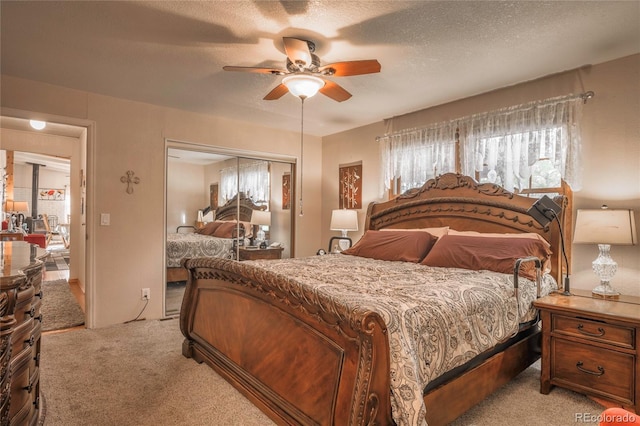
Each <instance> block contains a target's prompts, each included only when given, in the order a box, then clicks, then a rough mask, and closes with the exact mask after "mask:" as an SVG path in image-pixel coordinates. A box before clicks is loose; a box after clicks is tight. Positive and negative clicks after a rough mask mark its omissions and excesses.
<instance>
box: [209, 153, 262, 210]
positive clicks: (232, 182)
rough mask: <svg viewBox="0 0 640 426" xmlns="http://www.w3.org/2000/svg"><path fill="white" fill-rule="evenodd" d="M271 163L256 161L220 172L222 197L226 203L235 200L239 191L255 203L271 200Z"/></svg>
mask: <svg viewBox="0 0 640 426" xmlns="http://www.w3.org/2000/svg"><path fill="white" fill-rule="evenodd" d="M269 188H270V183H269V162H268V161H256V162H253V163H247V164H241V165H240V166H239V168H238V167H236V166H233V167H227V168H225V169H222V170H220V196H221V197H222V199H223V201H224V202H226V201H228V200H230V199H231V198H233V197H234V196H235V195H236V193H237V192H238V190H239V191H240V192H242V193H244V194H245V195H246V196H248V197H250V198H251V199H252V200H253V202H254V203H262V202H267V201H268V200H269Z"/></svg>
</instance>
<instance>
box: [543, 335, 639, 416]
mask: <svg viewBox="0 0 640 426" xmlns="http://www.w3.org/2000/svg"><path fill="white" fill-rule="evenodd" d="M551 354H552V359H551V377H552V380H553V382H554V384H558V385H562V386H565V387H568V388H573V389H574V390H586V391H589V392H591V393H597V394H600V395H602V396H604V397H609V398H612V397H613V398H615V399H618V400H620V401H622V402H625V403H631V404H633V401H634V395H633V386H634V382H633V374H630V372H632V371H634V368H633V364H634V356H633V355H631V354H624V353H621V352H616V351H613V350H608V349H603V348H598V347H594V346H591V345H587V344H582V343H576V342H571V341H567V340H562V339H557V338H551Z"/></svg>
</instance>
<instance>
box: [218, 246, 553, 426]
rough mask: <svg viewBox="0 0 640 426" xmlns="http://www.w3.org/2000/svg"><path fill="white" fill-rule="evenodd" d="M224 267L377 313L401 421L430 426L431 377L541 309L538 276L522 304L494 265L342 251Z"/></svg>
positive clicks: (527, 285)
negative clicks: (437, 263)
mask: <svg viewBox="0 0 640 426" xmlns="http://www.w3.org/2000/svg"><path fill="white" fill-rule="evenodd" d="M222 264H224V265H222ZM221 266H222V267H223V268H224V269H230V270H233V271H234V272H237V273H240V274H243V275H244V276H246V277H248V278H251V279H256V280H258V281H262V282H265V281H267V282H278V281H281V282H282V281H286V282H287V285H288V286H290V285H291V284H292V283H294V282H295V283H298V284H299V285H300V286H305V287H306V288H307V290H310V291H312V292H313V293H314V294H317V296H318V297H319V298H321V299H324V300H330V301H331V303H335V304H339V305H342V306H344V307H345V309H347V310H351V309H359V310H362V309H366V310H373V311H376V312H378V313H379V314H380V315H381V317H382V318H383V319H384V321H385V323H386V326H387V328H388V333H389V334H388V335H389V344H390V351H391V354H390V355H391V357H390V360H391V388H392V397H391V399H392V401H391V404H392V411H393V418H394V420H395V422H396V424H397V425H398V426H404V425H420V424H425V420H424V419H425V406H424V402H423V399H422V395H423V389H424V387H425V386H426V385H427V384H428V383H429V382H430V381H431V380H434V379H435V378H437V377H439V376H440V375H442V374H443V373H445V372H447V371H449V370H451V369H452V368H454V367H457V366H459V365H462V364H464V363H465V362H467V361H469V360H470V359H471V358H473V357H474V356H476V355H478V354H480V353H482V352H484V351H485V350H488V349H490V348H492V347H493V346H495V345H496V344H498V343H500V342H503V341H505V340H507V339H508V338H509V337H511V336H513V335H514V334H515V333H516V332H517V331H518V326H519V324H520V323H523V322H526V321H529V320H531V319H534V318H535V315H536V313H535V310H534V309H533V308H532V306H531V302H532V301H533V300H534V299H535V298H536V285H535V283H534V282H531V281H528V280H526V279H519V288H520V299H521V302H520V304H521V306H520V310H518V308H517V306H516V305H517V303H516V301H515V298H514V290H513V276H512V275H506V274H499V273H494V272H488V271H470V270H463V269H448V268H433V267H428V266H424V265H420V264H416V263H408V262H388V261H380V260H372V259H367V258H362V257H355V256H348V255H342V254H331V255H326V256H313V257H307V258H297V259H282V260H269V261H261V260H257V261H250V262H221ZM555 288H556V283H555V280H554V279H553V278H552V277H551V276H547V275H545V276H543V280H542V294H543V295H544V294H547V293H548V292H549V291H550V290H552V289H555ZM518 312H520V313H521V315H519V314H518Z"/></svg>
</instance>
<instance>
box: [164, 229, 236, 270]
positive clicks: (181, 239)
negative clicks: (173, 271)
mask: <svg viewBox="0 0 640 426" xmlns="http://www.w3.org/2000/svg"><path fill="white" fill-rule="evenodd" d="M232 247H233V240H232V239H231V238H218V237H212V236H209V235H201V234H195V233H190V234H167V268H176V267H180V266H182V265H181V263H180V262H181V261H182V259H184V258H195V257H219V258H222V259H230V258H231V249H232Z"/></svg>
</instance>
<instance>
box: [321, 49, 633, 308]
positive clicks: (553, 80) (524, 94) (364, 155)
mask: <svg viewBox="0 0 640 426" xmlns="http://www.w3.org/2000/svg"><path fill="white" fill-rule="evenodd" d="M587 90H593V91H594V92H595V97H594V98H593V99H591V100H589V101H588V103H587V104H586V105H585V108H584V115H583V133H582V136H583V165H584V172H583V173H584V179H583V188H582V190H581V191H579V192H576V193H575V194H574V207H575V209H579V208H598V207H600V205H601V204H607V205H609V207H610V208H632V209H634V210H635V212H636V221H637V222H639V221H640V55H634V56H630V57H626V58H621V59H618V60H615V61H611V62H607V63H603V64H598V65H595V66H591V67H585V68H582V69H580V70H575V71H571V72H566V73H561V74H556V75H552V76H549V77H546V78H542V79H539V80H536V81H531V82H526V83H522V84H518V85H515V86H512V87H507V88H504V89H500V90H496V91H493V92H490V93H486V94H482V95H479V96H474V97H470V98H467V99H462V100H459V101H456V102H451V103H448V104H445V105H440V106H437V107H433V108H428V109H425V110H422V111H417V112H415V113H411V114H407V115H405V116H402V117H398V118H397V120H396V123H398V125H397V127H396V130H397V129H401V128H410V127H417V126H421V125H425V124H428V123H436V122H440V121H446V120H450V119H454V118H457V117H463V116H466V115H470V114H474V113H479V112H483V111H489V110H493V109H497V108H502V107H507V106H511V105H516V104H521V103H526V102H529V101H533V100H538V99H545V98H550V97H554V96H561V95H566V94H569V93H581V92H584V91H587ZM384 132H385V126H384V124H383V123H376V124H372V125H369V126H364V127H361V128H358V129H353V130H350V131H346V132H343V133H339V134H335V135H332V136H329V137H325V138H323V161H322V197H323V199H322V202H323V211H322V226H321V227H322V241H323V242H325V243H324V244H325V245H326V244H327V243H326V242H328V240H329V238H330V237H331V236H332V235H338V233H336V232H332V231H330V230H329V222H330V218H331V210H332V209H335V208H337V207H338V182H337V180H338V165H339V164H346V163H350V162H354V161H359V160H362V162H363V175H364V176H363V185H364V187H363V204H364V206H365V208H364V209H363V210H360V214H359V219H360V231H358V232H357V233H352V235H351V236H356V239H357V238H358V237H359V236H361V235H362V228H363V222H362V221H363V219H364V215H365V213H366V206H367V205H368V203H370V202H372V201H379V198H378V191H379V185H378V176H379V175H378V169H379V155H378V146H377V143H376V141H375V138H376V136H381V135H383V134H384ZM574 214H575V213H574ZM638 229H640V226H639V227H638ZM597 252H598V249H597V247H595V246H591V245H586V246H583V245H574V246H573V261H572V264H573V266H572V268H573V271H572V277H571V285H572V287H573V288H581V289H587V290H590V289H592V288H593V287H595V286H596V285H597V279H596V276H595V275H594V274H593V272H592V271H591V262H592V261H593V260H594V259H595V258H596V256H597ZM612 256H613V258H614V259H615V260H616V261H617V262H618V273H617V275H616V276H615V278H614V279H613V281H612V284H613V285H614V287H615V288H617V289H618V290H619V291H621V292H622V293H623V294H630V295H636V296H640V246H628V247H625V246H614V247H612Z"/></svg>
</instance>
